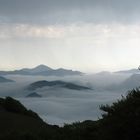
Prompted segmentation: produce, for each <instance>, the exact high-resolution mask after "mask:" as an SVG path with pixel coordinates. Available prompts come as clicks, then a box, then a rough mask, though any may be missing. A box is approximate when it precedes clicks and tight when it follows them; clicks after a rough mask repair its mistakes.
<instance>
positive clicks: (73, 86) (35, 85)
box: [27, 80, 90, 90]
mask: <svg viewBox="0 0 140 140" xmlns="http://www.w3.org/2000/svg"><path fill="white" fill-rule="evenodd" d="M46 86H49V87H54V86H58V87H63V88H67V89H73V90H88V89H90V88H89V87H85V86H80V85H76V84H73V83H69V82H64V81H45V80H44V81H37V82H34V83H32V84H30V85H29V86H28V87H27V89H28V90H36V89H38V88H43V87H46Z"/></svg>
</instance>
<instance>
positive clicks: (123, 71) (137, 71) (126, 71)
mask: <svg viewBox="0 0 140 140" xmlns="http://www.w3.org/2000/svg"><path fill="white" fill-rule="evenodd" d="M115 73H122V74H136V73H140V70H138V69H130V70H122V71H117V72H115Z"/></svg>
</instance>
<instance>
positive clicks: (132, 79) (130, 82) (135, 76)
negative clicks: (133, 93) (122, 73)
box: [121, 74, 140, 89]
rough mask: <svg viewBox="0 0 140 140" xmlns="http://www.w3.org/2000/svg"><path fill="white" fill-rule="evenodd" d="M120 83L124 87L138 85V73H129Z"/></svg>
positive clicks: (139, 80) (131, 87) (135, 86)
mask: <svg viewBox="0 0 140 140" xmlns="http://www.w3.org/2000/svg"><path fill="white" fill-rule="evenodd" d="M121 85H122V87H126V88H129V89H133V88H138V87H140V74H133V75H131V76H130V77H129V78H128V79H126V80H125V81H124V82H123V83H122V84H121Z"/></svg>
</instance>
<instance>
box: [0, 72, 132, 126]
mask: <svg viewBox="0 0 140 140" xmlns="http://www.w3.org/2000/svg"><path fill="white" fill-rule="evenodd" d="M5 77H6V78H8V79H12V80H14V81H15V82H11V83H0V96H1V97H5V96H11V97H14V98H16V99H18V100H20V101H21V103H23V104H24V105H25V106H26V107H27V108H28V109H32V110H33V111H35V112H37V113H38V114H39V115H40V117H41V118H42V119H43V120H44V121H46V122H47V123H50V124H57V125H61V126H62V125H63V124H65V123H71V122H76V121H83V120H89V119H90V120H97V119H98V118H100V117H101V113H102V112H101V111H100V110H99V106H100V105H102V104H110V103H112V102H113V101H116V100H117V99H119V98H121V95H126V93H127V87H126V88H120V87H121V86H120V85H121V84H123V83H124V82H125V81H126V80H127V79H128V78H129V79H130V78H131V75H130V74H115V73H108V72H102V73H98V74H90V75H86V74H85V75H82V76H64V77H56V76H46V77H44V76H21V75H7V76H5ZM39 80H47V81H53V80H62V81H66V82H71V83H75V84H78V85H83V86H88V87H90V88H91V89H90V90H70V89H66V88H62V87H57V86H56V87H43V88H38V89H37V90H35V92H36V93H37V94H39V95H41V96H42V97H41V98H35V97H32V98H29V97H28V98H27V97H26V96H27V95H28V94H30V93H31V92H32V91H29V90H27V86H29V84H31V83H33V82H36V81H39ZM114 87H115V88H114Z"/></svg>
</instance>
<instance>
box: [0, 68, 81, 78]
mask: <svg viewBox="0 0 140 140" xmlns="http://www.w3.org/2000/svg"><path fill="white" fill-rule="evenodd" d="M7 74H15V75H16V74H19V75H43V76H66V75H81V74H82V73H81V72H79V71H73V70H67V69H62V68H60V69H52V68H50V67H48V66H45V65H39V66H37V67H35V68H32V69H29V68H23V69H20V70H14V71H0V75H7Z"/></svg>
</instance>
